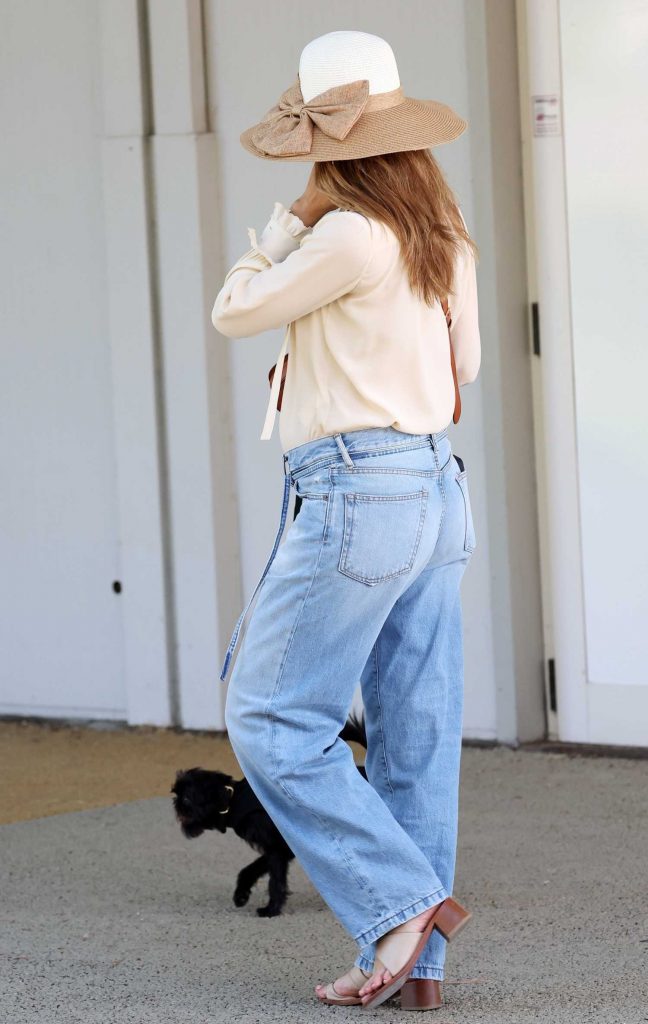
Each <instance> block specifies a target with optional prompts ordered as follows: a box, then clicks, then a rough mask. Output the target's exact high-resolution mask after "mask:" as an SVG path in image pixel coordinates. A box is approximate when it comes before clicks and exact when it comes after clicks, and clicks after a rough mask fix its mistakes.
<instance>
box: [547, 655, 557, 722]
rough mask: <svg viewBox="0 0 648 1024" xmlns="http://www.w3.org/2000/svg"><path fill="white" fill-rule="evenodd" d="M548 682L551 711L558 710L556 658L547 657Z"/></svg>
mask: <svg viewBox="0 0 648 1024" xmlns="http://www.w3.org/2000/svg"><path fill="white" fill-rule="evenodd" d="M547 683H548V686H549V708H550V710H551V711H557V710H558V701H557V698H556V661H555V658H548V659H547Z"/></svg>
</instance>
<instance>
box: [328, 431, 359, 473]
mask: <svg viewBox="0 0 648 1024" xmlns="http://www.w3.org/2000/svg"><path fill="white" fill-rule="evenodd" d="M333 437H334V438H335V441H336V444H337V446H338V448H339V449H340V452H341V453H342V458H343V459H344V464H345V466H351V467H353V468H355V462H354V461H353V459H352V458H351V456H350V455H349V452H348V450H347V446H346V445H345V443H344V441H343V440H342V434H333Z"/></svg>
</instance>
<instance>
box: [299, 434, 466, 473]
mask: <svg viewBox="0 0 648 1024" xmlns="http://www.w3.org/2000/svg"><path fill="white" fill-rule="evenodd" d="M447 434H448V428H447V427H444V428H443V430H439V431H437V432H436V433H432V434H407V433H405V432H404V431H402V430H396V428H395V427H364V428H361V429H359V430H345V431H340V432H338V433H335V434H326V435H325V436H324V437H317V438H315V440H314V441H305V442H304V443H303V444H298V445H296V446H295V447H294V448H289V449H288V451H286V452H284V456H283V463H284V473H285V474H286V475H291V476H294V475H295V474H297V473H302V472H304V471H305V470H306V469H307V468H309V467H311V466H314V465H317V464H320V463H321V464H322V466H325V465H326V464H327V463H328V462H335V461H337V460H338V459H339V458H340V457H341V458H342V459H344V461H345V462H347V463H348V464H352V457H353V454H354V453H355V454H360V453H363V452H371V453H372V454H378V453H379V452H381V451H385V452H390V451H398V450H399V449H401V450H406V449H408V448H421V447H422V446H423V445H425V444H429V445H430V446H431V447H432V448H433V449H434V450H436V449H437V446H438V444H439V443H440V442H441V441H442V440H443V438H444V437H446V436H447Z"/></svg>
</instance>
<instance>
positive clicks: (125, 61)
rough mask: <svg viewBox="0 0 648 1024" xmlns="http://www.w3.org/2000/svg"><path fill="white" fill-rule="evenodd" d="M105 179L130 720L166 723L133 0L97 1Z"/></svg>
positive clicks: (138, 43)
mask: <svg viewBox="0 0 648 1024" xmlns="http://www.w3.org/2000/svg"><path fill="white" fill-rule="evenodd" d="M101 12H102V23H101V47H102V70H103V105H104V139H103V186H104V209H105V224H106V247H107V268H108V273H107V281H106V286H107V290H108V307H109V320H110V323H109V329H110V339H111V351H112V373H113V394H114V430H115V457H116V464H117V477H118V488H119V520H120V521H119V537H120V561H121V583H122V586H123V591H122V593H121V595H120V598H119V600H120V601H121V602H122V621H123V629H124V640H125V645H124V646H125V655H126V656H125V671H126V686H127V694H128V720H129V722H131V723H132V724H140V723H151V724H155V725H168V724H170V723H171V722H172V721H173V718H174V715H173V700H172V693H173V667H172V666H173V656H172V655H173V622H172V615H171V614H170V608H169V600H168V587H167V581H166V558H165V522H164V520H165V508H166V502H165V497H164V444H163V438H164V430H163V421H162V408H161V396H160V391H159V367H158V353H157V351H156V345H157V339H156V323H155V304H154V285H153V271H152V267H153V263H154V254H153V251H152V244H151V217H150V205H149V195H150V175H149V172H148V156H147V148H148V139H147V134H148V114H147V86H146V81H147V71H146V67H145V66H143V54H144V53H145V46H144V40H143V38H142V36H143V29H144V27H143V25H142V24H141V22H140V16H139V15H140V5H139V4H138V2H137V0H103V2H102V7H101Z"/></svg>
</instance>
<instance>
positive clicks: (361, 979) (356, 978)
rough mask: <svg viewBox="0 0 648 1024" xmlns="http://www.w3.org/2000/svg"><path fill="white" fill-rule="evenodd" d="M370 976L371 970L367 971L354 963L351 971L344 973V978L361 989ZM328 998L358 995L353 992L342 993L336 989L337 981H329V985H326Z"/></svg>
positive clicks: (351, 997) (347, 997) (346, 997)
mask: <svg viewBox="0 0 648 1024" xmlns="http://www.w3.org/2000/svg"><path fill="white" fill-rule="evenodd" d="M370 977H371V971H365V970H363V968H362V967H358V966H357V964H354V965H353V967H352V968H351V969H350V970H349V971H347V973H346V974H345V975H343V979H344V978H348V979H349V981H350V983H351V984H352V985H354V986H355V987H356V988H357V989H361V988H362V986H363V985H364V983H365V981H366V980H367V978H370ZM341 980H342V979H341ZM326 998H327V999H354V998H356V996H354V995H353V994H347V995H342V993H341V992H338V990H337V989H336V987H335V982H334V981H329V983H328V985H327V986H326Z"/></svg>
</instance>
